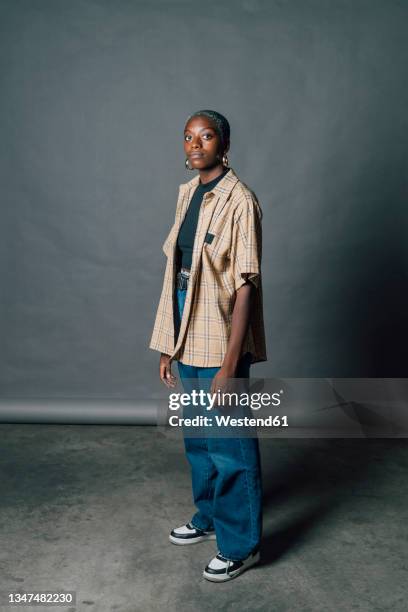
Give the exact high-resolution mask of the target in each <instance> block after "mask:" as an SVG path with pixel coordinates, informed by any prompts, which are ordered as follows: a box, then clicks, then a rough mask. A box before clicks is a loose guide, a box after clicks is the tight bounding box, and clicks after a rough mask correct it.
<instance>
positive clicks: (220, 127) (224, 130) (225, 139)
mask: <svg viewBox="0 0 408 612" xmlns="http://www.w3.org/2000/svg"><path fill="white" fill-rule="evenodd" d="M201 116H204V117H208V118H209V119H211V121H212V122H213V123H214V127H215V129H216V130H217V132H218V135H219V137H220V140H221V146H222V150H223V151H225V149H226V147H227V146H228V145H229V141H230V124H229V123H228V119H226V118H225V117H224V115H221V113H217V111H214V110H199V111H197V112H196V113H193V114H192V115H190V116H189V117H188V119H187V121H186V123H188V122H189V121H190V119H192V118H193V117H201Z"/></svg>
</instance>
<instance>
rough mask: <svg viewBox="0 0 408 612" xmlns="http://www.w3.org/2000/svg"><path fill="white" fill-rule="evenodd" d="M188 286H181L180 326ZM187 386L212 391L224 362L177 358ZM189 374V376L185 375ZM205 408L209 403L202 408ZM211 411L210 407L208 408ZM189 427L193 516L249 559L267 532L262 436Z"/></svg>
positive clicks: (245, 361)
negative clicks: (205, 364)
mask: <svg viewBox="0 0 408 612" xmlns="http://www.w3.org/2000/svg"><path fill="white" fill-rule="evenodd" d="M186 293H187V290H186V289H176V297H177V305H178V312H177V315H178V316H177V317H176V321H175V323H176V331H178V329H179V324H180V320H181V316H182V313H183V308H184V303H185V299H186ZM249 357H250V355H249V354H246V355H244V356H243V357H242V358H241V360H240V362H239V365H238V370H237V373H236V376H235V377H236V378H248V377H249V369H250V359H249ZM177 366H178V371H179V375H180V379H181V382H182V384H183V387H184V390H185V391H186V392H189V391H191V388H192V387H194V388H196V389H198V390H199V389H204V390H205V391H209V387H210V384H211V380H212V378H213V377H214V376H215V374H216V373H217V372H218V370H219V369H220V367H209V368H202V367H196V366H191V365H186V364H184V363H181V362H180V361H178V363H177ZM186 379H187V380H186ZM203 414H205V407H204V408H203ZM206 414H207V415H208V412H207V413H206ZM183 432H184V446H185V451H186V456H187V459H188V462H189V464H190V466H191V476H192V489H193V499H194V504H195V506H196V508H197V512H196V513H195V514H194V516H193V518H192V520H191V522H192V524H193V525H194V526H195V527H197V528H199V529H215V533H216V537H217V545H218V549H219V551H220V553H221V554H222V555H224V556H225V557H227V558H229V559H234V560H236V559H245V558H246V557H247V556H248V555H249V554H250V553H251V552H253V551H254V550H257V549H258V548H259V544H260V541H261V536H262V482H261V463H260V455H259V445H258V439H257V438H253V437H245V438H237V437H231V438H222V437H208V436H205V437H204V436H203V437H199V438H197V437H194V438H191V437H190V438H189V437H187V436H186V432H185V430H183Z"/></svg>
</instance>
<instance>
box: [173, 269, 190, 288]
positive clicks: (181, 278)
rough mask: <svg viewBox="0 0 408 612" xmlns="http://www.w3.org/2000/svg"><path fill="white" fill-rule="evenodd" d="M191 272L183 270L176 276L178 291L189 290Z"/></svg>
mask: <svg viewBox="0 0 408 612" xmlns="http://www.w3.org/2000/svg"><path fill="white" fill-rule="evenodd" d="M189 276H190V270H188V269H187V268H181V269H180V270H179V271H178V272H177V274H176V289H187V287H188V278H189Z"/></svg>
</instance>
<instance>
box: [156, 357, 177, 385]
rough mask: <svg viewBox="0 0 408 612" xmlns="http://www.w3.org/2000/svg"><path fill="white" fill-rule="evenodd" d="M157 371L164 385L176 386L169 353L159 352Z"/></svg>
mask: <svg viewBox="0 0 408 612" xmlns="http://www.w3.org/2000/svg"><path fill="white" fill-rule="evenodd" d="M159 371H160V380H161V381H162V382H163V383H164V384H165V385H166V387H169V388H172V387H175V386H176V382H177V378H176V376H174V375H173V374H172V372H171V361H170V355H166V354H165V353H161V355H160V364H159Z"/></svg>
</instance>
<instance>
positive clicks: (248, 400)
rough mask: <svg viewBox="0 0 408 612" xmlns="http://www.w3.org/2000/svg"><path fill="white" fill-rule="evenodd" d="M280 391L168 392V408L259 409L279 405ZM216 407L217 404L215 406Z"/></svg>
mask: <svg viewBox="0 0 408 612" xmlns="http://www.w3.org/2000/svg"><path fill="white" fill-rule="evenodd" d="M280 403H281V398H280V393H272V394H270V393H244V392H243V393H236V392H233V393H229V392H226V391H224V392H220V391H218V392H217V393H208V392H206V391H203V390H202V389H201V390H200V391H197V390H195V389H194V390H192V391H190V393H170V395H169V409H170V410H178V409H179V408H180V407H181V406H191V405H192V406H204V405H205V407H206V410H212V408H214V406H216V404H218V405H222V406H248V407H250V408H251V409H252V410H259V409H260V408H262V407H263V406H279V405H280ZM216 407H217V406H216Z"/></svg>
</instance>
